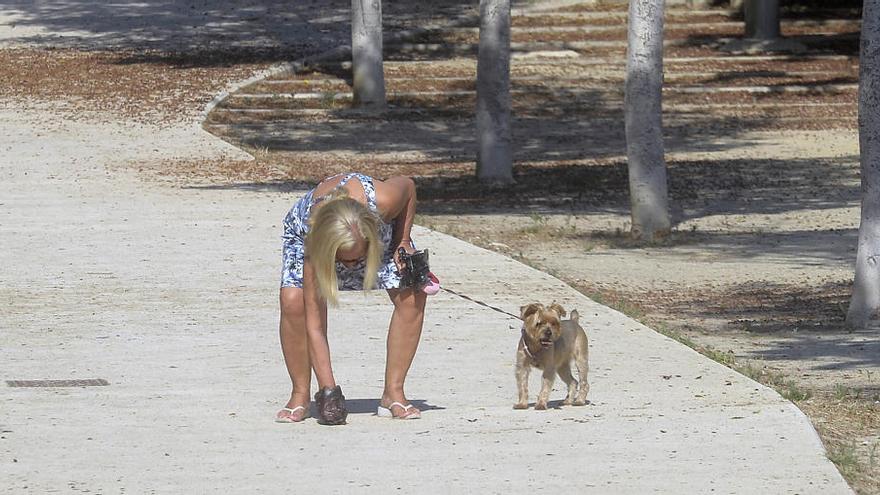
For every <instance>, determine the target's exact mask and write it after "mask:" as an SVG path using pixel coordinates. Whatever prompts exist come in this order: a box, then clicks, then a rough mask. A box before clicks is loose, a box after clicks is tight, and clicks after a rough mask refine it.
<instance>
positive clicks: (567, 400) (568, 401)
mask: <svg viewBox="0 0 880 495" xmlns="http://www.w3.org/2000/svg"><path fill="white" fill-rule="evenodd" d="M562 405H563V406H570V405H572V401H571V399H565V400H564V401H562Z"/></svg>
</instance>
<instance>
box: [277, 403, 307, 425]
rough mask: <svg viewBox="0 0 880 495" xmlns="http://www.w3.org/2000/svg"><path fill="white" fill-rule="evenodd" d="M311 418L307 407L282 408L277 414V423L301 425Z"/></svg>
mask: <svg viewBox="0 0 880 495" xmlns="http://www.w3.org/2000/svg"><path fill="white" fill-rule="evenodd" d="M308 417H309V410H308V408H307V407H306V406H295V407H282V408H281V410H280V411H278V412H277V413H276V414H275V422H276V423H299V422H301V421H303V420H305V419H306V418H308Z"/></svg>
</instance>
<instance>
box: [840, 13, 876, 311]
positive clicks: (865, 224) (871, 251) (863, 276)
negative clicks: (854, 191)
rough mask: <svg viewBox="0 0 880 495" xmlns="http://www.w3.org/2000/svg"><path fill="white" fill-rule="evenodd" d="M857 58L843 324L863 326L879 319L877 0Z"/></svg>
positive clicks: (865, 24)
mask: <svg viewBox="0 0 880 495" xmlns="http://www.w3.org/2000/svg"><path fill="white" fill-rule="evenodd" d="M860 57H861V60H860V67H859V146H860V148H861V157H860V158H861V176H862V218H861V223H860V224H859V245H858V251H857V253H856V273H855V280H854V282H853V293H852V299H851V300H850V303H849V311H847V314H846V322H847V323H848V324H849V325H850V326H852V327H854V328H867V327H868V326H870V325H871V324H872V323H874V324H876V323H877V320H878V316H880V315H878V310H880V0H865V3H864V8H863V9H862V39H861V55H860Z"/></svg>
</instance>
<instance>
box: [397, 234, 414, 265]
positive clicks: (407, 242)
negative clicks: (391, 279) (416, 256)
mask: <svg viewBox="0 0 880 495" xmlns="http://www.w3.org/2000/svg"><path fill="white" fill-rule="evenodd" d="M400 248H403V250H404V251H406V252H407V253H409V254H412V253H414V252H416V249H415V246H413V242H412V240H411V239H404V240H402V241H400V242H399V243H398V244H397V247H395V248H394V263H396V264H397V269H398V270H400V269H402V268H403V262H401V261H400Z"/></svg>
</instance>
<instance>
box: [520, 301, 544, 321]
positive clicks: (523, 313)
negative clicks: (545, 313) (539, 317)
mask: <svg viewBox="0 0 880 495" xmlns="http://www.w3.org/2000/svg"><path fill="white" fill-rule="evenodd" d="M543 307H544V305H543V304H540V303H532V304H526V305H525V306H523V307H521V308H519V317H520V318H521V319H522V320H523V321H525V319H526V318H528V317H529V316H531V315H533V314H535V313H536V312H537V311H538V310H540V309H541V308H543Z"/></svg>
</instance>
